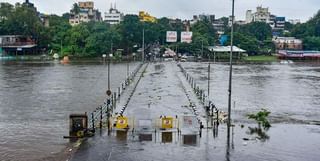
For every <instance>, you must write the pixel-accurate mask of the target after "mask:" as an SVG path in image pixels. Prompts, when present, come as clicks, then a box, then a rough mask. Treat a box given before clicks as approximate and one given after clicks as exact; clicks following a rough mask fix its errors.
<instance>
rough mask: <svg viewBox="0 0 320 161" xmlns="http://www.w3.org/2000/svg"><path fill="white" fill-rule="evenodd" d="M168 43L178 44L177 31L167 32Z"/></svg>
mask: <svg viewBox="0 0 320 161" xmlns="http://www.w3.org/2000/svg"><path fill="white" fill-rule="evenodd" d="M167 42H177V31H167Z"/></svg>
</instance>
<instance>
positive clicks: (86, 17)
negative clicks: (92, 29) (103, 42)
mask: <svg viewBox="0 0 320 161" xmlns="http://www.w3.org/2000/svg"><path fill="white" fill-rule="evenodd" d="M77 5H78V7H79V10H78V11H76V10H71V13H70V18H69V23H70V24H71V25H72V26H75V25H78V24H80V23H83V22H90V21H95V22H100V21H102V18H101V12H99V10H96V9H94V2H91V1H87V2H79V3H78V4H77Z"/></svg>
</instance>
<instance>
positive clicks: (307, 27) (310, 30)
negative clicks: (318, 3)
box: [291, 10, 320, 50]
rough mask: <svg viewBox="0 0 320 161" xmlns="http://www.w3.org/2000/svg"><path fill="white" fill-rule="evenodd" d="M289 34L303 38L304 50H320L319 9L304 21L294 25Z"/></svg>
mask: <svg viewBox="0 0 320 161" xmlns="http://www.w3.org/2000/svg"><path fill="white" fill-rule="evenodd" d="M291 35H292V36H295V37H297V38H300V39H302V40H303V44H304V46H303V47H304V49H305V50H320V10H319V11H318V13H317V14H316V15H315V16H314V17H313V18H311V19H310V20H309V21H307V22H306V23H303V24H297V25H295V26H294V27H293V28H292V30H291Z"/></svg>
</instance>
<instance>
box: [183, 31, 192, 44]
mask: <svg viewBox="0 0 320 161" xmlns="http://www.w3.org/2000/svg"><path fill="white" fill-rule="evenodd" d="M181 42H184V43H191V42H192V32H181Z"/></svg>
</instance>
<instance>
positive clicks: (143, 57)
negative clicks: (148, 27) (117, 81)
mask: <svg viewBox="0 0 320 161" xmlns="http://www.w3.org/2000/svg"><path fill="white" fill-rule="evenodd" d="M142 62H144V25H143V29H142Z"/></svg>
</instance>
